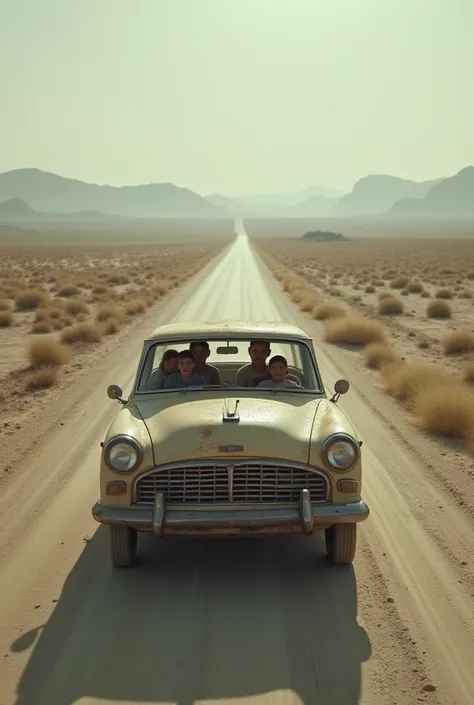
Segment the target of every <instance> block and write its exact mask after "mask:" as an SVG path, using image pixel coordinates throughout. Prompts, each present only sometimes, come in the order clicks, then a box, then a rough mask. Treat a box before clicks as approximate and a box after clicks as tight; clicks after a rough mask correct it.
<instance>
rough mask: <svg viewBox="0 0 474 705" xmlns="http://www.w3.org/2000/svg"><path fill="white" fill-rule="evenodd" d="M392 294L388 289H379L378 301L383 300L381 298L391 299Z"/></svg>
mask: <svg viewBox="0 0 474 705" xmlns="http://www.w3.org/2000/svg"><path fill="white" fill-rule="evenodd" d="M393 298H394V296H393V294H391V293H390V292H389V291H381V292H380V294H379V301H383V299H393Z"/></svg>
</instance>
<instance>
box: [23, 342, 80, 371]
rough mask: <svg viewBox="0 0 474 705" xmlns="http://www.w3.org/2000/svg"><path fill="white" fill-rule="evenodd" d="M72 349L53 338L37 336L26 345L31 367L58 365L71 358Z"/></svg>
mask: <svg viewBox="0 0 474 705" xmlns="http://www.w3.org/2000/svg"><path fill="white" fill-rule="evenodd" d="M71 355H72V351H71V349H70V348H68V347H67V346H66V345H62V344H61V343H59V342H58V341H57V340H54V339H53V338H37V339H36V340H32V341H31V342H30V344H29V346H28V357H29V360H30V364H31V366H32V367H43V366H46V367H59V366H60V365H65V364H66V363H68V362H69V360H70V359H71Z"/></svg>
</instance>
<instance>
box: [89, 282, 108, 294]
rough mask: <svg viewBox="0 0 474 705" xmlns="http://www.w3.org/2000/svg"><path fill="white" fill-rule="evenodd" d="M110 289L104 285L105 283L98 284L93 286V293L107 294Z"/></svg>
mask: <svg viewBox="0 0 474 705" xmlns="http://www.w3.org/2000/svg"><path fill="white" fill-rule="evenodd" d="M108 290H109V289H108V287H106V286H104V285H103V284H98V285H97V286H93V287H92V293H93V294H100V295H101V294H106V293H107V292H108Z"/></svg>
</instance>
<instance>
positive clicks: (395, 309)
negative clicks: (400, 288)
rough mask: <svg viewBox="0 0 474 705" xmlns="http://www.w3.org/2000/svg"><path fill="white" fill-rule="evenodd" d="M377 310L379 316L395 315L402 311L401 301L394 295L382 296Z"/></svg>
mask: <svg viewBox="0 0 474 705" xmlns="http://www.w3.org/2000/svg"><path fill="white" fill-rule="evenodd" d="M378 311H379V314H380V315H381V316H395V315H398V314H400V313H403V301H400V299H398V298H397V297H396V296H384V297H383V298H382V299H381V300H380V301H379V306H378Z"/></svg>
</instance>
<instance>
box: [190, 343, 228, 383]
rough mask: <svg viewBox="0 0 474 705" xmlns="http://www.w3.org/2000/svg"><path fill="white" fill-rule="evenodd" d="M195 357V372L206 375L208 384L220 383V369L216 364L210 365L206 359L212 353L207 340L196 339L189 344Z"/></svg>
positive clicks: (202, 375)
mask: <svg viewBox="0 0 474 705" xmlns="http://www.w3.org/2000/svg"><path fill="white" fill-rule="evenodd" d="M189 349H190V350H191V352H192V354H193V357H194V363H195V367H194V372H195V373H196V374H198V375H201V377H204V379H205V381H206V384H220V383H221V378H220V375H219V370H218V369H217V367H214V365H209V364H208V363H207V362H206V360H207V358H208V357H209V355H210V354H211V351H210V348H209V343H208V342H207V341H205V340H195V341H193V342H192V343H191V345H190V346H189Z"/></svg>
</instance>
